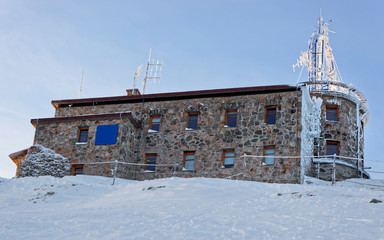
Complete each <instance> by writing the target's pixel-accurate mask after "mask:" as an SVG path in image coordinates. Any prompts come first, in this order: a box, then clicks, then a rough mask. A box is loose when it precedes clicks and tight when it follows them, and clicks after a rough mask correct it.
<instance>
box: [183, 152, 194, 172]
mask: <svg viewBox="0 0 384 240" xmlns="http://www.w3.org/2000/svg"><path fill="white" fill-rule="evenodd" d="M194 169H195V152H184V169H183V170H194Z"/></svg>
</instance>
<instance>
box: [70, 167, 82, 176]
mask: <svg viewBox="0 0 384 240" xmlns="http://www.w3.org/2000/svg"><path fill="white" fill-rule="evenodd" d="M76 169H82V171H81V173H77V174H76ZM76 175H84V165H83V164H79V165H73V166H72V176H76Z"/></svg>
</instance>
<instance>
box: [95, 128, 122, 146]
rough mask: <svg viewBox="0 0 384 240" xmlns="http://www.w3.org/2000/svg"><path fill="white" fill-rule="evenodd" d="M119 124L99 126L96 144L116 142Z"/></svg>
mask: <svg viewBox="0 0 384 240" xmlns="http://www.w3.org/2000/svg"><path fill="white" fill-rule="evenodd" d="M118 130H119V124H114V125H100V126H97V131H96V140H95V145H107V144H116V141H117V132H118Z"/></svg>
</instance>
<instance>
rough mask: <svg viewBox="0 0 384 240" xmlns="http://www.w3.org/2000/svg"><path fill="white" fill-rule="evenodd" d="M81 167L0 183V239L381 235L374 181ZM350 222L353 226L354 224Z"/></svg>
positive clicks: (380, 184)
mask: <svg viewBox="0 0 384 240" xmlns="http://www.w3.org/2000/svg"><path fill="white" fill-rule="evenodd" d="M111 182H112V179H110V178H105V177H91V176H76V177H73V176H69V177H64V178H53V177H48V176H44V177H38V178H28V177H27V178H18V179H12V180H8V181H5V182H1V183H0V192H1V193H2V194H1V195H0V215H1V216H0V236H1V239H12V240H13V239H382V238H384V227H383V226H384V219H383V217H382V214H383V210H384V203H376V204H374V203H370V201H371V200H372V199H373V198H374V199H377V200H384V196H383V190H384V181H378V180H376V181H375V180H361V179H350V180H348V181H345V182H337V183H336V185H335V186H333V187H332V186H329V184H330V183H329V182H324V181H321V180H317V179H312V178H307V179H305V182H304V183H305V184H303V185H298V184H267V183H258V182H247V181H245V182H243V181H233V180H225V179H204V178H192V179H181V178H170V179H159V180H152V181H142V182H136V181H130V180H122V179H117V181H116V184H115V185H113V186H112V185H111ZM357 226H358V227H357Z"/></svg>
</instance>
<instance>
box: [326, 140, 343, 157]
mask: <svg viewBox="0 0 384 240" xmlns="http://www.w3.org/2000/svg"><path fill="white" fill-rule="evenodd" d="M328 144H332V145H336V146H337V148H336V156H339V155H340V142H338V141H334V140H327V141H326V142H325V154H326V156H327V157H329V158H332V157H333V154H332V155H330V154H328V149H335V148H330V147H328Z"/></svg>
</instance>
